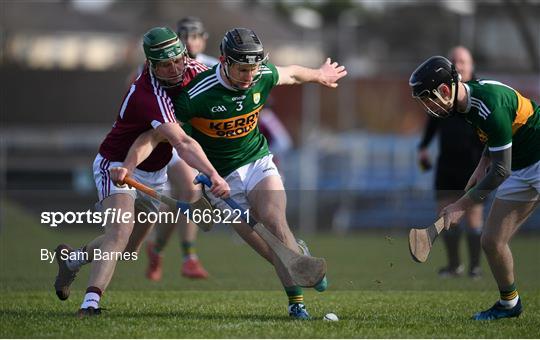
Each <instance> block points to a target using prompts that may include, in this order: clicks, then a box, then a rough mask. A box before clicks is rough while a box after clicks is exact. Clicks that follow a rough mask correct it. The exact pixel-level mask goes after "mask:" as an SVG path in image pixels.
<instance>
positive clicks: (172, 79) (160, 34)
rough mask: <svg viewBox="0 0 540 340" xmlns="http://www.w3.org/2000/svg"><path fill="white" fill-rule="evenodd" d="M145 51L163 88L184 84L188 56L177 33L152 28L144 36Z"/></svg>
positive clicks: (164, 28)
mask: <svg viewBox="0 0 540 340" xmlns="http://www.w3.org/2000/svg"><path fill="white" fill-rule="evenodd" d="M143 49H144V54H145V55H146V59H147V60H148V62H149V64H150V69H151V71H152V73H153V74H154V75H155V77H156V78H157V79H158V80H159V81H160V82H161V84H162V86H164V87H174V86H177V85H179V84H181V83H182V80H183V78H184V72H185V65H186V61H187V54H186V47H185V46H184V44H182V42H181V41H180V39H179V38H178V36H177V35H176V33H174V32H173V31H172V30H170V29H169V28H167V27H156V28H152V29H151V30H150V31H148V32H147V33H146V34H145V35H144V38H143ZM164 74H165V75H164Z"/></svg>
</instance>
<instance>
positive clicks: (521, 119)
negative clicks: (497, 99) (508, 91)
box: [512, 91, 534, 135]
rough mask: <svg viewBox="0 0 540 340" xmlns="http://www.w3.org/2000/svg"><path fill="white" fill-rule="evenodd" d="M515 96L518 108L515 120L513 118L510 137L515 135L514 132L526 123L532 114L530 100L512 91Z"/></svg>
mask: <svg viewBox="0 0 540 340" xmlns="http://www.w3.org/2000/svg"><path fill="white" fill-rule="evenodd" d="M514 92H515V93H516V95H517V99H518V108H517V111H516V118H514V121H513V122H512V135H514V133H516V131H517V130H518V129H519V128H520V127H521V126H522V125H525V124H526V123H527V120H528V119H529V117H530V116H532V114H533V113H534V109H533V106H532V103H531V100H530V99H528V98H525V97H523V96H522V95H521V94H520V93H519V92H517V91H514Z"/></svg>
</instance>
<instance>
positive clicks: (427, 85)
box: [409, 56, 460, 118]
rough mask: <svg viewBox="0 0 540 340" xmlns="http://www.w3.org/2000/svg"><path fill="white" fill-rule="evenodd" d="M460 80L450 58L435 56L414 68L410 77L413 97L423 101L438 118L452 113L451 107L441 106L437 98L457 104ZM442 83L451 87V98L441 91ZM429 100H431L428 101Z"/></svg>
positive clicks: (427, 109)
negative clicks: (443, 94) (442, 94)
mask: <svg viewBox="0 0 540 340" xmlns="http://www.w3.org/2000/svg"><path fill="white" fill-rule="evenodd" d="M459 80H460V77H459V74H458V73H457V71H456V68H455V67H454V65H453V64H452V63H451V62H450V61H449V60H448V59H446V58H445V57H441V56H434V57H431V58H429V59H428V60H426V61H424V62H423V63H422V64H421V65H420V66H418V67H417V68H416V70H414V72H413V73H412V75H411V78H410V79H409V86H410V87H411V88H412V96H413V98H415V99H417V100H418V101H419V102H421V103H422V104H423V105H424V106H425V108H426V111H427V112H428V113H429V114H431V115H432V116H435V117H438V118H446V117H448V116H449V115H450V114H451V112H452V110H451V108H450V109H448V108H445V107H443V106H441V105H440V104H439V103H437V102H436V100H437V99H438V100H439V101H441V102H442V103H443V104H444V105H445V106H455V101H456V100H457V89H458V86H457V84H458V82H459ZM441 84H446V85H448V86H449V87H450V88H451V91H452V94H451V98H450V99H448V100H447V99H444V98H443V97H442V96H441V94H440V93H439V86H440V85H441ZM427 100H429V101H428V102H427V103H426V101H427ZM428 103H429V104H430V105H428ZM433 105H434V106H433ZM433 107H435V109H436V110H434V109H433Z"/></svg>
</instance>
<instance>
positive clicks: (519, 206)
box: [409, 56, 540, 320]
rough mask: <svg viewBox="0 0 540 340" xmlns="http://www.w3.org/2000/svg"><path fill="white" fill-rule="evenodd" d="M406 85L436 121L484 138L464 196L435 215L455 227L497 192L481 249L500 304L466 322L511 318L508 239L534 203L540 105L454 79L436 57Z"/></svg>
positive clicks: (539, 166)
mask: <svg viewBox="0 0 540 340" xmlns="http://www.w3.org/2000/svg"><path fill="white" fill-rule="evenodd" d="M409 85H410V86H411V88H412V95H413V97H414V98H415V99H417V100H418V102H419V103H420V104H421V105H422V106H423V107H424V108H425V110H426V112H427V113H428V114H430V115H432V116H435V117H437V118H446V117H448V116H451V115H457V116H458V117H459V118H461V119H464V120H466V121H468V122H470V123H471V124H472V125H473V126H474V127H475V128H477V131H478V133H479V134H480V135H481V138H482V139H483V140H485V141H486V147H485V149H484V152H483V154H482V158H481V159H480V161H479V162H478V165H477V167H476V169H475V170H474V172H473V174H472V176H471V178H470V179H469V181H468V183H467V186H466V188H465V190H466V191H467V192H466V193H465V194H464V195H463V196H462V197H461V198H459V199H458V200H457V201H456V202H454V203H452V204H450V205H448V206H446V207H445V208H443V209H442V211H441V216H442V217H444V226H445V228H446V229H449V228H453V227H456V225H457V223H459V221H460V219H461V218H462V217H463V216H464V214H465V212H466V211H467V210H468V209H470V208H471V207H473V206H475V205H476V204H479V203H482V202H483V201H484V200H485V199H486V197H487V195H488V194H489V193H490V192H492V191H493V190H495V189H497V192H496V195H495V199H494V201H493V204H492V206H491V209H490V212H489V215H488V217H487V220H486V222H485V224H484V228H483V231H482V236H481V244H482V248H483V249H484V252H485V254H486V258H487V260H488V262H489V266H490V268H491V272H492V274H493V277H494V278H495V281H496V282H497V285H498V287H499V293H500V299H499V300H498V301H497V302H496V303H495V304H494V305H493V306H492V307H491V308H489V309H486V310H484V311H481V312H478V313H476V314H474V315H473V319H475V320H494V319H499V318H510V317H517V316H519V315H520V314H521V312H522V309H523V307H522V302H521V298H520V296H519V294H518V291H517V288H516V281H515V275H514V260H513V257H512V252H511V250H510V246H509V242H510V240H511V238H512V236H513V235H514V234H515V233H516V232H517V230H518V229H519V227H520V226H521V225H522V224H523V222H525V221H526V220H527V218H528V217H529V216H530V215H531V214H532V212H533V211H534V210H535V208H536V207H537V206H538V203H539V202H540V108H539V107H538V105H537V104H536V103H535V102H534V101H532V100H530V99H528V98H525V97H523V96H522V95H521V94H520V93H519V92H517V91H516V90H514V89H513V88H511V87H510V86H508V85H505V84H503V83H500V82H498V81H494V80H470V81H468V82H462V81H460V79H459V75H458V73H457V71H456V67H455V66H454V64H452V63H451V62H450V61H449V60H448V59H446V58H444V57H440V56H435V57H431V58H429V59H428V60H426V61H425V62H423V63H422V64H421V65H420V66H418V68H417V69H416V70H415V71H414V72H413V73H412V75H411V78H410V80H409ZM464 156H465V155H464Z"/></svg>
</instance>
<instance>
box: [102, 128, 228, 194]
mask: <svg viewBox="0 0 540 340" xmlns="http://www.w3.org/2000/svg"><path fill="white" fill-rule="evenodd" d="M163 140H167V141H168V142H169V143H170V144H171V145H172V146H173V147H174V148H175V149H176V151H178V154H179V155H181V157H182V159H184V160H185V162H186V163H187V164H188V165H189V166H191V167H193V168H195V169H197V170H199V171H201V172H204V173H205V174H208V176H209V177H210V178H211V179H212V183H213V186H212V188H211V189H210V191H211V192H212V193H213V194H214V195H216V196H218V197H224V196H228V195H229V191H230V189H229V185H228V184H227V182H225V180H224V179H223V178H221V176H220V175H219V174H218V173H217V171H216V169H215V168H214V167H213V166H212V164H211V163H210V161H209V160H208V158H207V157H206V155H205V154H204V152H203V150H202V148H201V146H200V145H199V143H197V142H196V141H195V140H194V139H193V138H191V137H189V136H188V135H186V133H185V132H184V130H182V128H181V127H180V125H178V124H177V123H166V124H161V125H160V126H158V127H157V128H156V129H155V130H150V131H147V132H145V133H143V134H141V135H140V136H139V137H137V139H136V140H135V142H134V143H133V145H132V146H131V148H130V150H129V152H128V155H127V157H126V159H125V160H124V164H123V165H124V167H125V168H126V169H127V170H126V171H123V170H118V171H115V172H114V173H111V178H112V179H113V180H115V181H122V180H123V176H125V175H126V174H127V171H129V169H134V168H135V167H136V166H137V165H138V164H140V163H141V162H142V161H143V160H144V159H146V158H147V157H148V156H149V155H150V153H151V152H152V150H153V149H154V148H155V147H156V146H157V144H159V143H160V142H161V141H163ZM113 176H114V177H113ZM116 176H118V177H116ZM214 181H216V182H214Z"/></svg>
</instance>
